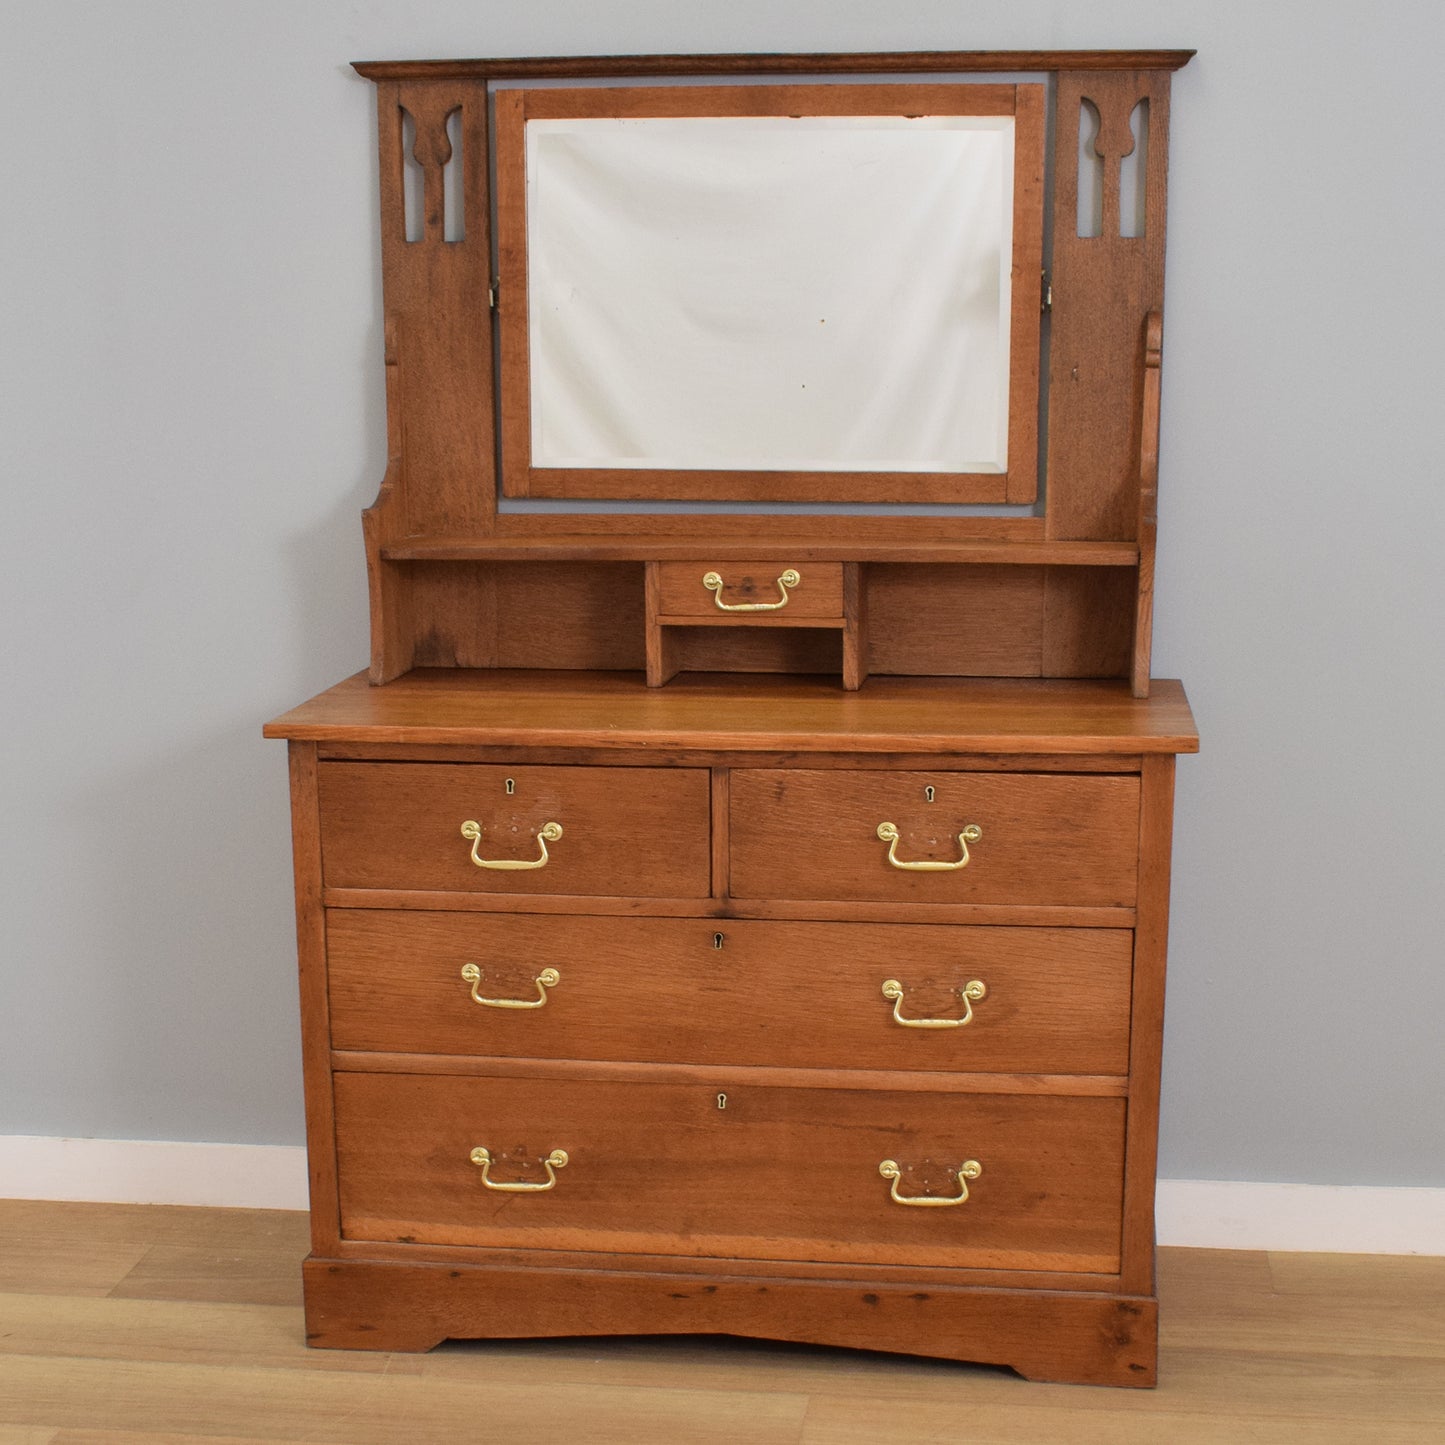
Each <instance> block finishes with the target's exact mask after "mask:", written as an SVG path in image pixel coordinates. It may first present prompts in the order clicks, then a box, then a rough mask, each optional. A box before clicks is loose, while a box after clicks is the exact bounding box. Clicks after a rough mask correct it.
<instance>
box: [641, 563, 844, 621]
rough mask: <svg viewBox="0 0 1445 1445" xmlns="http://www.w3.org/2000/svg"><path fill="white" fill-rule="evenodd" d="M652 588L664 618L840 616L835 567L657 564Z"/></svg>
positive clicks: (840, 588) (838, 574)
mask: <svg viewBox="0 0 1445 1445" xmlns="http://www.w3.org/2000/svg"><path fill="white" fill-rule="evenodd" d="M791 577H796V578H797V580H796V581H795V582H794V581H790V578H791ZM704 579H707V581H706V582H705V581H704ZM657 587H658V592H657V604H658V605H657V610H658V613H659V614H660V615H662V616H665V617H673V618H681V617H693V618H699V619H701V620H703V621H715V620H721V619H722V618H730V619H732V620H733V621H737V622H747V621H750V620H751V621H757V620H760V619H764V618H772V619H774V620H776V621H786V620H787V619H788V618H795V617H834V618H841V617H842V615H843V564H842V563H841V562H803V563H799V564H798V565H797V566H792V565H790V564H789V563H787V562H719V563H717V564H716V565H714V564H712V563H710V562H660V563H658V566H657ZM719 602H721V603H722V606H719V605H718V603H719ZM779 603H782V605H781V606H779V605H778V604H779Z"/></svg>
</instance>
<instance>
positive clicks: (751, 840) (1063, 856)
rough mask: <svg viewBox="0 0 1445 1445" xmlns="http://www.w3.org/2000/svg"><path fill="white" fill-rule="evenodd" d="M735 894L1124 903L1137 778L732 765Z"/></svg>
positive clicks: (1133, 849)
mask: <svg viewBox="0 0 1445 1445" xmlns="http://www.w3.org/2000/svg"><path fill="white" fill-rule="evenodd" d="M728 812H729V829H730V838H731V844H730V850H731V867H730V886H729V891H730V892H731V894H732V896H733V897H735V898H779V899H788V898H796V899H840V900H841V899H866V900H873V901H878V902H896V903H988V904H1015V905H1030V904H1031V905H1038V906H1053V907H1126V908H1127V907H1132V906H1133V904H1134V900H1135V896H1136V892H1137V881H1138V851H1139V780H1138V778H1137V777H1132V776H1128V775H1113V774H1104V775H1101V774H1087V775H1081V774H1074V773H967V772H957V773H949V772H891V771H887V770H883V769H879V770H876V771H875V770H861V769H860V770H854V769H837V770H827V771H825V770H816V771H805V770H790V769H774V770H766V771H765V770H762V769H738V770H736V771H734V773H733V774H732V778H731V783H730V802H729V810H728Z"/></svg>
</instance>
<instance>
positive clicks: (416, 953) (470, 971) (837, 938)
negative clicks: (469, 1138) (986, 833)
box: [327, 909, 1132, 1075]
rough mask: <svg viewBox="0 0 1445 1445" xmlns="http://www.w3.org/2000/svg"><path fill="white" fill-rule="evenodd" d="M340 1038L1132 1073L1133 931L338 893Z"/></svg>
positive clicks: (334, 936)
mask: <svg viewBox="0 0 1445 1445" xmlns="http://www.w3.org/2000/svg"><path fill="white" fill-rule="evenodd" d="M327 953H328V957H329V970H330V975H329V976H330V995H331V1039H332V1046H333V1047H334V1048H337V1049H357V1050H376V1051H383V1052H397V1053H431V1054H485V1055H496V1056H503V1057H520V1058H549V1059H599V1060H617V1061H624V1062H639V1063H646V1062H676V1063H699V1064H713V1063H721V1064H749V1065H788V1066H794V1067H835V1068H842V1067H848V1068H863V1069H925V1070H949V1071H953V1070H959V1069H965V1070H969V1071H971V1072H979V1071H984V1072H1017V1073H1060V1074H1062V1073H1074V1074H1116V1075H1118V1074H1123V1073H1125V1072H1126V1070H1127V1067H1128V1052H1129V995H1130V972H1131V961H1132V935H1131V934H1130V933H1129V932H1127V931H1125V930H1116V929H1082V928H1081V929H1050V928H958V927H941V926H931V925H913V924H907V925H903V924H832V923H791V922H789V923H783V922H759V921H739V920H725V921H724V920H716V921H714V920H709V919H695V918H593V917H581V916H571V915H564V916H556V917H553V916H545V917H544V916H537V915H526V914H516V915H513V914H479V913H430V912H421V911H415V910H412V911H402V910H390V909H386V910H382V909H377V910H372V909H355V910H345V909H333V910H331V911H330V912H329V913H328V915H327Z"/></svg>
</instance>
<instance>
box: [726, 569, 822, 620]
mask: <svg viewBox="0 0 1445 1445" xmlns="http://www.w3.org/2000/svg"><path fill="white" fill-rule="evenodd" d="M802 580H803V577H802V574H801V573H800V572H798V571H797V569H796V568H793V567H789V568H788V570H787V571H786V572H784V573H783V574H782V575H781V576H780V577H779V578H778V593H779V597H778V600H777V601H776V602H724V601H723V600H722V594H723V580H722V577H721V576H720V575H719V574H718V573H716V572H708V573H705V574H704V575H703V579H702V585H703V586H704V587H706V588H707V590H708V591H709V592H711V593H712V600H713V601H714V602H716V603H717V606H718V611H719V612H776V611H777V610H778V609H779V608H780V607H786V606H787V605H788V588H789V587H796V586H797V585H798V583H800V582H801V581H802Z"/></svg>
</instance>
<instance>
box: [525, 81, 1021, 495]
mask: <svg viewBox="0 0 1445 1445" xmlns="http://www.w3.org/2000/svg"><path fill="white" fill-rule="evenodd" d="M1015 90H1016V88H1015V87H1013V86H986V87H985V86H947V87H943V86H920V87H886V86H842V87H840V86H807V87H802V86H779V87H766V88H763V87H759V88H753V87H729V88H726V89H722V88H714V87H706V88H704V87H698V88H690V87H678V88H675V89H673V90H671V91H663V92H659V91H657V90H653V89H647V90H631V89H618V90H607V91H600V92H596V91H594V92H586V93H581V94H580V95H579V92H577V91H566V92H564V91H540V92H525V93H524V92H503V93H501V94H499V96H498V120H497V125H498V147H499V153H498V154H499V228H500V232H501V239H502V255H503V278H502V283H503V296H504V303H503V306H504V309H503V326H502V331H503V336H502V345H503V402H502V405H503V467H504V490H507V491H509V492H511V493H513V494H515V495H532V496H568V497H579V498H580V497H602V496H608V497H635V496H657V497H679V498H683V497H698V496H704V497H717V498H726V499H770V500H830V499H835V498H836V499H859V498H863V499H871V500H894V499H897V500H916V499H920V498H926V499H928V500H955V501H981V500H983V501H1004V500H1026V499H1028V497H1031V496H1032V484H1033V472H1034V469H1035V466H1036V450H1035V440H1034V433H1033V426H1032V418H1033V416H1034V414H1035V411H1036V407H1037V349H1038V342H1037V328H1038V293H1037V276H1038V269H1037V267H1038V245H1037V241H1036V240H1034V239H1033V236H1034V234H1035V233H1036V231H1037V229H1038V228H1037V225H1036V224H1035V218H1036V212H1037V208H1038V202H1037V195H1036V193H1035V194H1034V195H1031V196H1030V195H1029V194H1028V188H1027V187H1025V201H1024V203H1023V205H1022V207H1021V204H1020V198H1019V176H1020V170H1021V167H1020V165H1019V163H1018V152H1019V149H1020V135H1019V132H1020V123H1019V118H1018V116H1017V115H1016V114H1015ZM938 92H944V93H945V94H943V95H940V94H938ZM587 97H590V98H591V100H590V102H589V101H588V99H587ZM940 101H944V102H946V107H945V108H942V109H940V108H939V102H940ZM619 102H620V104H619ZM723 106H726V107H727V108H728V109H729V110H730V112H731V113H728V114H716V113H710V112H711V110H712V109H713V108H721V107H723ZM589 107H596V108H603V109H607V110H610V111H612V112H613V113H610V114H596V113H589ZM980 107H982V108H983V109H984V112H985V113H978V112H979V109H980ZM555 109H563V110H567V111H571V112H574V113H570V114H563V115H551V114H538V113H537V112H538V111H539V110H541V111H548V110H555ZM656 110H661V111H664V112H672V111H676V110H688V111H690V112H693V113H688V114H672V113H664V114H653V113H651V112H653V111H656ZM762 110H772V111H779V110H781V111H782V113H769V114H758V113H753V112H756V111H762ZM809 110H811V111H813V112H815V113H809ZM843 110H846V111H847V112H848V113H840V111H843ZM578 112H580V113H578ZM618 112H621V113H618ZM518 122H520V124H519V123H518ZM1023 141H1024V142H1025V143H1026V145H1027V146H1028V147H1030V148H1032V149H1034V150H1037V138H1036V137H1035V136H1033V135H1030V134H1025V135H1024V136H1023ZM1025 154H1026V157H1027V155H1028V151H1027V150H1026V152H1025ZM509 161H510V164H509V163H508V162H509ZM1022 169H1023V171H1024V172H1025V174H1028V175H1031V174H1032V172H1033V170H1034V165H1033V163H1032V162H1031V161H1029V162H1027V163H1026V164H1025V166H1024V167H1023V168H1022ZM1036 190H1037V188H1035V192H1036ZM519 200H520V202H521V204H520V206H519V205H517V202H518V201H519ZM1021 209H1022V210H1023V211H1024V216H1023V220H1024V223H1025V224H1024V226H1023V227H1022V229H1023V231H1024V235H1023V237H1022V238H1020V237H1019V236H1017V235H1016V231H1017V230H1018V229H1020V228H1019V226H1018V225H1017V222H1018V219H1019V214H1018V213H1019V212H1020V210H1021ZM1020 239H1022V240H1023V242H1024V245H1023V246H1022V248H1021V247H1020V245H1019V241H1020ZM1031 242H1032V244H1030V243H1031ZM1021 250H1022V259H1021V256H1020V251H1021ZM1030 267H1032V275H1030ZM519 277H524V278H525V282H524V285H523V286H522V288H521V294H520V295H518V294H517V293H518V284H517V283H518V279H519ZM1020 285H1021V286H1022V288H1023V290H1024V292H1025V294H1026V296H1027V302H1026V303H1025V304H1024V305H1022V306H1021V305H1020V304H1019V301H1020V297H1019V296H1018V295H1016V290H1017V288H1018V286H1020ZM1020 333H1022V334H1020ZM1019 353H1022V354H1019ZM1011 477H1012V479H1013V480H1014V483H1015V485H1014V486H1013V487H1010V485H1009V483H1010V478H1011ZM1025 493H1027V496H1025V495H1024V494H1025Z"/></svg>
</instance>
